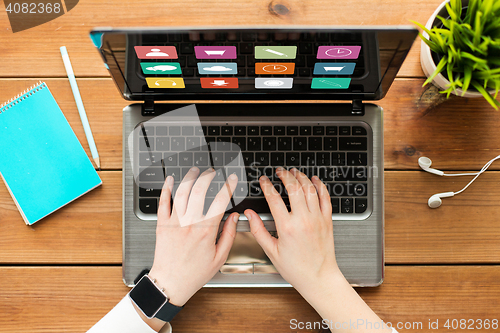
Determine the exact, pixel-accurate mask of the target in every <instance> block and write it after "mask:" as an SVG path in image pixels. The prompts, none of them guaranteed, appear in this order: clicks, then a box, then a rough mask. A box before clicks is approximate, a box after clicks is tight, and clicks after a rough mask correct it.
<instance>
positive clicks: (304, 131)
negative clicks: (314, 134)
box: [300, 126, 311, 135]
mask: <svg viewBox="0 0 500 333" xmlns="http://www.w3.org/2000/svg"><path fill="white" fill-rule="evenodd" d="M300 135H311V126H300Z"/></svg>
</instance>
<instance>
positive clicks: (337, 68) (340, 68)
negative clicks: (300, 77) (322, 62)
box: [324, 66, 345, 72]
mask: <svg viewBox="0 0 500 333" xmlns="http://www.w3.org/2000/svg"><path fill="white" fill-rule="evenodd" d="M324 68H325V71H327V72H330V71H333V72H340V71H341V70H343V69H344V68H345V66H342V67H324Z"/></svg>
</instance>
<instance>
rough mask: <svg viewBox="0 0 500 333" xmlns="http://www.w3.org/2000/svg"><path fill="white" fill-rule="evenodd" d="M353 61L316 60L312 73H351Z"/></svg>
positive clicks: (352, 71)
mask: <svg viewBox="0 0 500 333" xmlns="http://www.w3.org/2000/svg"><path fill="white" fill-rule="evenodd" d="M355 67H356V63H354V62H317V63H316V64H314V72H313V74H314V75H351V74H352V73H354V68H355Z"/></svg>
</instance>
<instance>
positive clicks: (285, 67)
mask: <svg viewBox="0 0 500 333" xmlns="http://www.w3.org/2000/svg"><path fill="white" fill-rule="evenodd" d="M294 71H295V63H293V62H281V63H269V62H258V63H256V64H255V74H269V75H271V74H293V73H294Z"/></svg>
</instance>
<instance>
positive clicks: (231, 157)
mask: <svg viewBox="0 0 500 333" xmlns="http://www.w3.org/2000/svg"><path fill="white" fill-rule="evenodd" d="M237 158H238V153H233V152H230V153H224V164H226V165H227V164H230V163H233V161H235V160H236V162H234V163H233V165H238V160H237Z"/></svg>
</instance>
